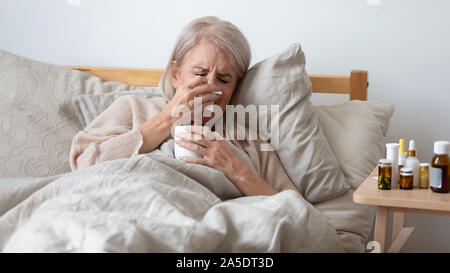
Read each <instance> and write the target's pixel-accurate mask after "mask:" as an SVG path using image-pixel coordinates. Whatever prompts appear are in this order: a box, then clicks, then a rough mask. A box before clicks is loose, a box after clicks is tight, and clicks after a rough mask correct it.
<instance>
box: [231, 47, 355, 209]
mask: <svg viewBox="0 0 450 273" xmlns="http://www.w3.org/2000/svg"><path fill="white" fill-rule="evenodd" d="M311 92H312V85H311V81H310V80H309V77H308V74H307V73H306V70H305V55H304V53H303V51H302V49H301V46H300V45H299V44H293V45H292V46H290V47H289V48H287V49H286V50H284V51H283V52H281V53H280V54H277V55H275V56H273V57H271V58H268V59H266V60H263V61H262V62H259V63H257V64H255V65H254V66H253V67H252V68H250V69H249V71H248V72H247V74H246V76H245V78H244V79H243V81H242V83H241V85H240V86H239V88H238V90H236V91H235V93H234V94H233V98H232V104H234V105H237V104H242V105H244V106H247V105H251V104H255V105H279V111H280V115H279V117H280V128H279V145H278V146H277V147H274V148H275V149H276V153H277V155H278V157H279V158H280V161H281V163H282V164H283V166H284V168H285V170H286V172H287V174H288V175H289V177H290V179H291V180H292V182H293V183H294V184H295V185H296V186H297V188H298V189H299V190H300V192H301V193H302V194H303V196H304V197H305V199H306V200H307V201H309V202H310V203H316V202H321V201H324V200H329V199H333V198H336V197H338V196H341V195H343V194H345V193H346V192H347V189H348V185H347V184H346V182H345V177H344V175H343V173H342V171H341V169H340V168H339V163H338V161H337V159H336V157H335V155H334V154H333V152H332V151H331V149H330V146H329V145H328V142H327V139H326V138H325V136H324V135H323V133H322V130H321V128H320V125H319V119H318V115H317V113H316V109H315V107H314V106H313V105H312V103H311V102H310V100H309V99H310V96H311ZM259 118H262V119H263V120H264V122H265V121H266V120H270V118H269V115H266V116H264V115H260V116H259ZM269 122H270V121H269ZM271 133H273V132H271Z"/></svg>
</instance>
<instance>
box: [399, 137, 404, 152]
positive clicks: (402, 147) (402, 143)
mask: <svg viewBox="0 0 450 273" xmlns="http://www.w3.org/2000/svg"><path fill="white" fill-rule="evenodd" d="M398 144H399V145H400V148H399V150H398V153H399V154H404V153H405V140H404V139H403V138H400V140H399V141H398Z"/></svg>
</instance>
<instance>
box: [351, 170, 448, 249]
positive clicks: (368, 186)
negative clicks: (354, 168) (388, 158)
mask: <svg viewBox="0 0 450 273" xmlns="http://www.w3.org/2000/svg"><path fill="white" fill-rule="evenodd" d="M374 176H378V167H377V168H375V169H374V170H373V171H372V173H371V174H370V175H369V177H367V178H366V180H365V181H364V182H363V183H362V184H361V186H359V188H358V189H357V190H356V191H355V192H354V193H353V202H355V203H358V204H364V205H373V206H377V215H376V220H375V233H374V240H375V241H376V242H378V243H379V244H380V251H381V252H385V249H386V233H387V232H386V228H387V223H388V216H389V212H391V211H392V212H393V213H394V216H393V218H394V219H393V226H392V242H393V243H392V244H391V246H390V248H389V249H388V251H387V252H399V251H400V250H401V249H402V247H403V246H404V244H405V243H406V241H407V239H408V238H409V236H410V235H411V233H412V232H413V231H414V227H405V213H422V214H437V215H443V216H450V193H435V192H433V191H431V190H429V189H419V188H414V189H412V190H401V189H399V188H397V189H391V190H379V189H378V181H377V180H376V179H374V178H372V177H374Z"/></svg>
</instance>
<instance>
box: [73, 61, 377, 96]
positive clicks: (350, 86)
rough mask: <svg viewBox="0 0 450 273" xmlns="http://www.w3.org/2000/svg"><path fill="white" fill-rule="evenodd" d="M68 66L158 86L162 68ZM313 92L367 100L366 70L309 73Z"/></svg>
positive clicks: (140, 83) (108, 78)
mask: <svg viewBox="0 0 450 273" xmlns="http://www.w3.org/2000/svg"><path fill="white" fill-rule="evenodd" d="M69 68H72V69H75V70H79V71H83V72H86V73H88V74H91V75H95V76H97V77H99V78H101V79H102V80H105V81H118V82H123V83H127V84H131V85H138V86H158V83H159V79H160V78H161V76H162V73H163V71H164V70H162V69H143V68H115V67H95V66H69ZM309 78H310V79H311V82H312V87H313V92H315V93H333V94H349V95H350V100H367V87H368V86H369V84H368V81H367V71H364V70H352V71H351V72H350V75H349V76H337V75H315V74H313V75H310V76H309Z"/></svg>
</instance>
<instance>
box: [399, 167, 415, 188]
mask: <svg viewBox="0 0 450 273" xmlns="http://www.w3.org/2000/svg"><path fill="white" fill-rule="evenodd" d="M413 176H414V174H413V169H409V168H402V169H401V170H400V189H402V190H411V189H412V188H413Z"/></svg>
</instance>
